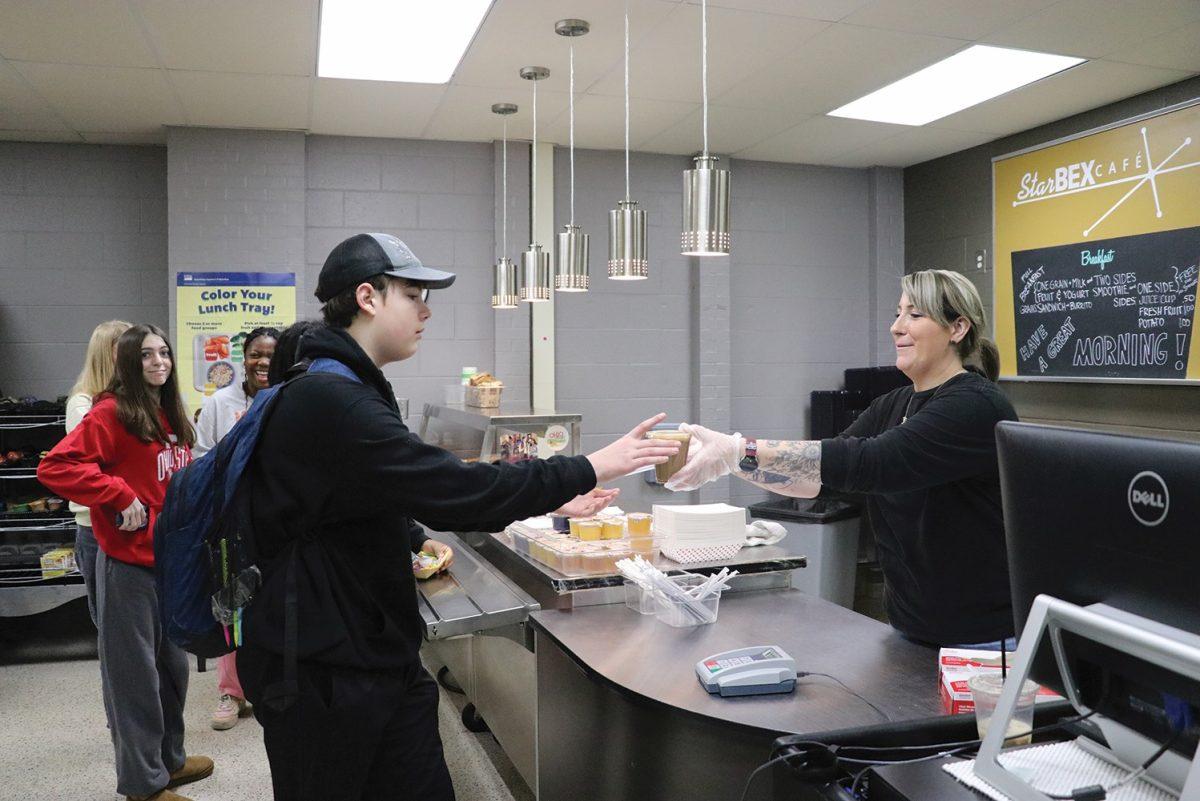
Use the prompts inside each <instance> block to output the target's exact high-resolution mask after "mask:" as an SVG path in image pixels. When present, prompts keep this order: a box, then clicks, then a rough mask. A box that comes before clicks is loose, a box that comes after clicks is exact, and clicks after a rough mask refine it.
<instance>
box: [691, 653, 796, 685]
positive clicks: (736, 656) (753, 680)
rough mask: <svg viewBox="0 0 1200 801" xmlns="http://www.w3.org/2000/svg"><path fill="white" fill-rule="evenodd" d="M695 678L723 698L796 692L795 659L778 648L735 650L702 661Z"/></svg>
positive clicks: (698, 663)
mask: <svg viewBox="0 0 1200 801" xmlns="http://www.w3.org/2000/svg"><path fill="white" fill-rule="evenodd" d="M696 678H698V679H700V684H701V685H702V686H703V687H704V689H706V690H708V691H709V692H710V693H713V694H714V695H716V694H719V695H722V696H724V697H729V696H736V695H767V694H769V693H790V692H791V691H792V690H794V689H796V660H794V659H792V658H791V657H790V656H788V655H787V653H786V652H784V650H783V649H782V648H780V647H779V646H778V645H755V646H751V647H750V648H738V649H737V650H734V651H725V652H723V653H719V654H713V655H712V656H709V657H705V658H704V659H701V660H700V661H699V662H697V663H696Z"/></svg>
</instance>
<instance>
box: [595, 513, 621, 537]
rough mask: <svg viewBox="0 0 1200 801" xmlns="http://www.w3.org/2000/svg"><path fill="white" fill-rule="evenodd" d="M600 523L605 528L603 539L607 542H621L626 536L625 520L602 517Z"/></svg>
mask: <svg viewBox="0 0 1200 801" xmlns="http://www.w3.org/2000/svg"><path fill="white" fill-rule="evenodd" d="M600 523H601V525H602V526H603V527H604V530H603V533H602V534H601V537H603V538H604V539H606V540H619V539H621V538H622V537H624V536H625V518H623V517H616V516H614V517H602V518H600Z"/></svg>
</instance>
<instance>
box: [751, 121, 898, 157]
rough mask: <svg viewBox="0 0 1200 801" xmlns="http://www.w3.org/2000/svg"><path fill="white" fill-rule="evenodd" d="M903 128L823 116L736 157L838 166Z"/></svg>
mask: <svg viewBox="0 0 1200 801" xmlns="http://www.w3.org/2000/svg"><path fill="white" fill-rule="evenodd" d="M903 128H904V126H902V125H889V124H887V123H882V122H867V121H865V120H849V119H844V118H842V117H825V116H819V117H813V118H811V119H809V120H805V121H804V122H802V123H800V124H799V125H797V126H795V127H793V128H789V129H788V130H786V131H784V132H783V133H780V134H776V135H775V136H772V137H771V138H770V139H767V140H765V141H763V142H759V143H758V144H756V145H754V146H752V147H748V148H745V149H743V150H738V151H736V152H735V153H734V155H735V156H737V157H738V158H745V159H759V160H761V161H788V162H796V163H800V164H837V163H839V162H838V161H837V157H838V156H841V155H844V154H846V153H849V152H852V151H854V150H857V149H859V148H863V147H866V146H867V145H870V144H873V143H875V142H881V141H883V140H884V139H887V138H889V137H892V136H895V135H896V134H897V133H899V132H900V131H902V130H903Z"/></svg>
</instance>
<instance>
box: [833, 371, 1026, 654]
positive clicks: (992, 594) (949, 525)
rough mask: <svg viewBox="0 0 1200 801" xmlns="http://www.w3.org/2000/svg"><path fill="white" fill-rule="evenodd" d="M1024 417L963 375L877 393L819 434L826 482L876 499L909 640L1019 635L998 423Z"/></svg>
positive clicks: (895, 607)
mask: <svg viewBox="0 0 1200 801" xmlns="http://www.w3.org/2000/svg"><path fill="white" fill-rule="evenodd" d="M905 417H907V418H908V420H907V422H901V421H902V420H903V419H904V418H905ZM1016 419H1017V413H1016V412H1015V411H1014V410H1013V407H1012V404H1011V403H1009V402H1008V399H1007V398H1006V397H1005V396H1004V395H1003V393H1001V392H1000V390H999V388H998V387H997V386H996V385H995V384H994V383H992V382H991V381H989V380H987V379H986V378H984V377H983V376H980V375H979V374H977V373H973V372H966V373H961V374H959V375H957V376H954V377H953V378H951V379H949V380H947V381H946V382H945V383H943V384H942V385H941V386H939V387H936V388H935V389H931V390H926V391H923V392H914V391H913V388H912V387H911V386H910V387H902V388H900V389H897V390H893V391H892V392H890V393H888V394H887V395H883V396H881V397H879V398H876V399H875V401H874V402H872V403H871V405H870V407H868V408H867V410H866V411H865V412H863V414H862V415H861V416H860V417H859V418H858V419H857V420H855V421H854V423H852V424H851V425H850V427H849V428H847V429H846V430H845V431H844V432H842V434H841V435H840V436H839V437H835V438H832V439H825V440H822V441H821V483H822V484H823V485H824V486H826V487H829V488H831V489H836V490H842V491H845V492H857V493H865V494H866V495H867V496H868V499H867V506H868V514H869V515H870V519H871V524H872V526H873V527H874V529H875V537H876V541H877V546H878V552H879V564H880V567H881V568H882V569H883V575H884V580H885V583H886V591H887V594H886V600H887V610H888V616H889V618H890V620H891V623H892V625H893V626H894V627H895V628H896V629H898V630H899V631H900V632H901V633H903V634H905V635H906V636H908V637H911V638H912V639H915V640H920V641H923V642H928V643H933V644H937V645H952V644H963V643H979V642H989V641H993V640H999V639H1002V638H1005V637H1010V636H1012V634H1013V615H1012V601H1011V596H1010V589H1009V581H1008V560H1007V554H1006V551H1005V542H1004V519H1003V516H1002V513H1001V506H1000V477H999V472H998V466H997V460H996V436H995V428H996V423H998V422H1000V421H1001V420H1016Z"/></svg>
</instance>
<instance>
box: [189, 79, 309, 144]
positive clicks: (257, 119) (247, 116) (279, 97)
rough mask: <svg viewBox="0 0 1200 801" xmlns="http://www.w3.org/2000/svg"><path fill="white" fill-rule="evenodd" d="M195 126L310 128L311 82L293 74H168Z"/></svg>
mask: <svg viewBox="0 0 1200 801" xmlns="http://www.w3.org/2000/svg"><path fill="white" fill-rule="evenodd" d="M167 74H168V76H169V77H170V79H171V83H172V84H174V86H175V89H176V91H177V92H178V93H179V99H180V101H181V102H182V103H183V107H184V110H185V111H186V112H187V117H188V120H189V121H190V122H191V124H192V125H204V126H211V127H224V128H284V129H293V130H294V129H303V128H307V127H308V96H309V89H310V87H311V85H312V79H310V78H300V77H296V76H293V75H249V74H244V73H231V72H184V71H180V70H171V71H168V73H167Z"/></svg>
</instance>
